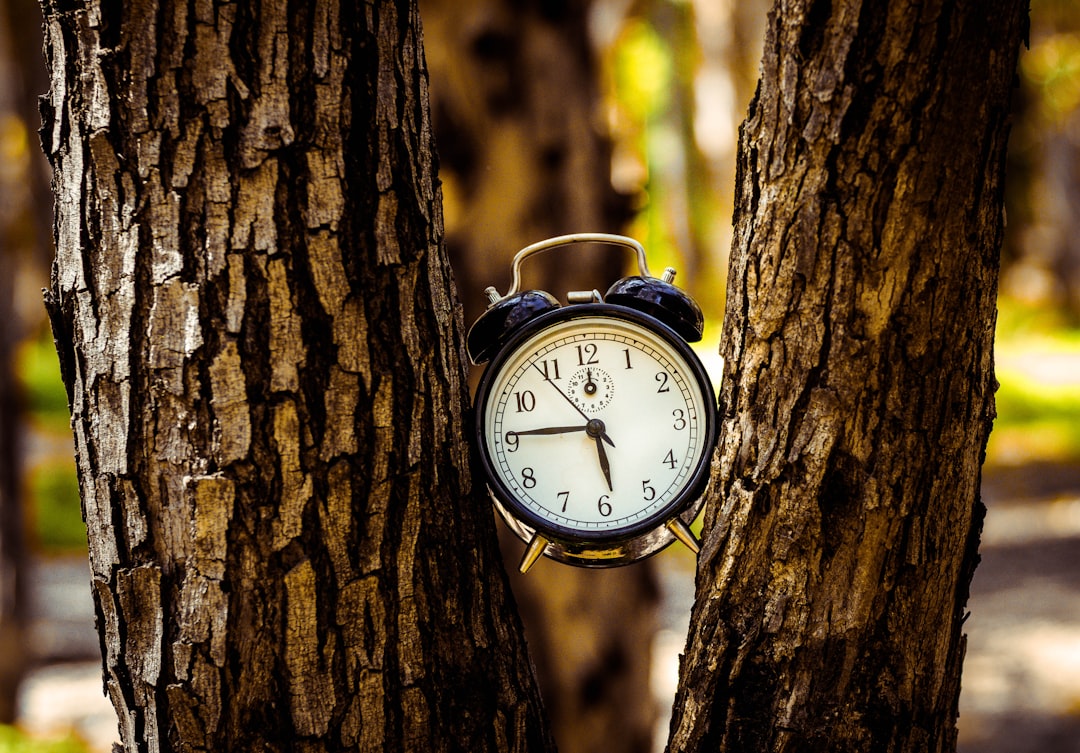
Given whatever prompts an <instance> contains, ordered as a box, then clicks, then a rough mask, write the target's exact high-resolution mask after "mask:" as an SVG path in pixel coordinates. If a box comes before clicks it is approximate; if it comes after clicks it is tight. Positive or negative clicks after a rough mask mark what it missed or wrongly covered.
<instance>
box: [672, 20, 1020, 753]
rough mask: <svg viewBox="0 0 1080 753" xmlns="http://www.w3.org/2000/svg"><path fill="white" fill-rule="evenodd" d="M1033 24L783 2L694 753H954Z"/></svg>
mask: <svg viewBox="0 0 1080 753" xmlns="http://www.w3.org/2000/svg"><path fill="white" fill-rule="evenodd" d="M1025 22H1026V3H1024V2H1022V1H1021V0H997V1H996V2H992V3H989V4H987V3H978V2H972V1H970V0H965V1H963V2H959V3H938V2H933V1H924V2H907V3H885V2H869V0H867V1H860V0H843V1H834V2H832V3H830V2H827V1H825V0H815V1H813V2H809V1H807V2H796V3H793V4H792V3H787V4H778V5H777V6H776V7H775V8H774V9H773V12H772V15H771V17H770V21H769V31H768V34H767V37H766V44H765V55H764V60H763V68H762V70H763V77H762V81H761V83H760V86H759V90H758V94H757V96H756V98H755V101H754V103H753V105H752V108H751V112H750V115H749V118H748V120H747V122H746V123H745V124H744V126H743V130H742V134H741V144H740V162H739V179H738V186H739V201H738V207H737V212H736V218H735V225H736V240H735V244H734V249H733V260H732V265H731V272H730V281H729V287H728V303H727V312H726V319H725V332H724V338H723V345H722V352H723V355H724V357H725V375H724V382H723V387H722V393H721V411H722V424H723V426H722V435H721V439H720V447H719V450H718V458H717V460H718V462H717V465H716V470H715V478H714V484H713V486H712V487H711V489H712V491H711V499H710V501H709V508H708V509H709V512H708V515H707V519H706V523H705V527H706V531H705V544H704V549H703V551H702V554H701V557H700V559H699V569H698V580H697V597H696V605H695V608H694V612H693V616H692V624H691V632H690V636H689V639H688V644H687V654H686V657H685V658H684V660H683V663H682V667H681V678H680V690H679V692H678V696H677V698H676V703H675V717H674V719H673V722H672V740H671V744H670V749H671V750H673V751H697V750H725V751H740V753H749V752H751V751H796V750H797V751H800V753H807V752H808V751H833V752H835V751H885V750H888V751H912V752H914V751H920V752H922V751H949V750H953V749H954V748H955V738H956V732H955V720H956V714H957V700H958V696H959V690H960V668H961V662H962V659H963V653H964V637H963V634H962V625H963V621H964V618H965V611H964V606H965V603H966V601H967V596H968V585H969V583H970V580H971V576H972V574H973V571H974V568H975V565H976V563H977V561H978V555H977V546H978V538H979V531H980V529H981V519H982V514H983V507H982V504H981V502H980V501H979V480H980V466H981V462H982V458H983V453H984V448H985V444H986V439H987V435H988V433H989V431H990V426H991V422H992V418H993V414H994V407H993V405H994V404H993V391H994V384H995V383H994V377H993V364H992V351H993V333H994V321H995V293H996V284H997V269H998V254H999V250H1000V244H1001V238H1002V232H1003V229H1002V224H1003V222H1002V220H1003V217H1002V179H1003V168H1004V155H1005V144H1006V134H1007V126H1006V123H1007V113H1008V102H1009V93H1010V88H1011V86H1012V82H1013V76H1014V71H1015V64H1016V57H1017V52H1018V46H1019V42H1020V41H1021V37H1022V35H1023V33H1024V27H1025Z"/></svg>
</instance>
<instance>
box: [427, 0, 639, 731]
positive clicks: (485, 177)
mask: <svg viewBox="0 0 1080 753" xmlns="http://www.w3.org/2000/svg"><path fill="white" fill-rule="evenodd" d="M591 6H592V3H591V2H588V1H587V0H576V1H575V2H566V3H557V4H552V3H540V2H520V1H519V0H469V1H468V2H463V1H462V0H421V2H420V11H421V15H422V17H423V20H424V35H425V39H426V45H427V59H428V63H429V67H430V70H431V82H432V84H431V103H432V111H433V121H434V127H435V135H436V142H437V144H438V149H439V158H440V165H439V177H440V179H441V180H442V182H443V186H444V192H445V195H447V196H450V197H452V198H451V199H450V200H448V201H447V208H446V233H447V248H448V251H449V253H450V258H451V262H452V265H453V268H454V271H455V276H456V279H457V282H458V289H459V290H460V291H461V295H462V305H463V307H464V311H465V321H466V323H471V322H472V321H474V320H475V318H476V317H477V316H479V315H480V313H481V312H483V310H484V309H485V307H486V305H487V302H488V300H487V296H485V295H484V294H483V290H484V288H485V287H487V286H488V285H495V286H496V287H498V288H499V289H500V290H502V291H505V290H506V289H507V288H508V287H509V273H510V264H509V262H510V258H511V256H512V255H513V253H514V252H516V251H517V250H518V249H519V248H523V247H524V246H527V245H528V244H530V243H534V242H536V241H538V240H541V239H543V238H547V237H550V236H554V235H560V234H563V233H571V232H583V231H590V232H591V231H600V232H618V231H620V229H621V225H622V224H623V223H624V222H625V221H626V220H627V219H628V218H629V216H630V206H629V200H628V197H624V196H621V195H619V194H618V193H616V191H615V189H614V187H613V186H612V184H611V150H610V145H609V143H608V140H607V139H606V138H605V134H604V131H603V118H602V112H603V108H602V103H601V98H600V93H599V91H598V89H599V73H598V70H597V67H598V66H597V61H596V59H595V55H594V54H593V51H592V48H591V44H590V40H589V36H588V29H587V24H588V15H589V12H590V9H591ZM569 251H576V252H577V253H569ZM628 261H629V258H628V257H627V256H626V255H625V253H624V252H622V250H621V249H615V250H614V251H613V250H612V249H610V248H605V247H599V248H589V249H585V248H582V247H579V248H576V249H569V250H568V251H566V252H563V253H561V254H549V255H546V256H541V257H539V259H537V260H535V261H532V260H530V263H529V264H527V265H526V266H525V270H524V272H525V274H526V275H527V277H526V280H525V284H526V286H527V287H528V288H540V289H542V290H547V291H549V292H551V293H552V294H553V295H555V296H557V297H560V298H562V297H563V296H564V295H565V293H566V292H567V290H570V289H582V288H585V289H588V288H592V287H598V288H600V289H601V290H606V289H607V287H608V285H610V284H611V283H613V282H614V281H615V280H616V279H618V278H619V277H621V276H622V272H623V270H625V269H626V268H627V262H628ZM474 371H475V372H476V374H477V375H478V374H479V370H474ZM500 538H501V539H502V543H503V550H504V554H505V561H506V564H507V569H508V570H509V571H510V582H511V585H512V586H513V590H514V595H515V597H516V599H517V603H518V606H519V609H520V611H521V617H522V620H523V622H524V623H525V635H526V637H527V638H528V641H529V653H530V656H531V657H532V659H533V662H534V663H535V665H536V669H537V674H538V676H539V679H540V688H541V691H542V693H543V696H544V702H545V706H546V708H547V710H548V714H549V716H550V719H551V724H552V732H553V734H554V737H555V739H556V741H557V742H558V745H559V750H560V751H561V752H562V753H589V752H590V751H602V750H615V751H620V753H634V752H635V751H640V752H641V753H647V751H650V750H652V747H653V736H654V730H655V723H656V717H657V704H656V701H655V699H654V698H653V693H652V689H651V686H650V683H649V680H650V671H651V658H652V642H653V639H654V636H655V633H656V630H657V607H658V595H659V594H658V583H657V578H656V572H655V568H656V564H655V561H652V560H650V561H648V562H646V563H642V564H641V565H639V566H637V567H632V568H621V569H617V570H606V571H602V572H597V571H590V570H582V569H578V568H570V567H566V566H563V565H558V564H555V563H553V562H545V563H541V564H540V565H538V566H537V567H534V568H533V569H532V570H530V571H529V573H528V574H527V575H524V576H522V575H520V574H518V572H517V565H518V563H519V562H520V560H521V554H522V551H523V547H524V545H523V544H522V543H521V542H520V541H519V540H518V538H517V537H516V536H514V535H513V534H511V533H509V532H508V531H507V530H506V529H505V527H500Z"/></svg>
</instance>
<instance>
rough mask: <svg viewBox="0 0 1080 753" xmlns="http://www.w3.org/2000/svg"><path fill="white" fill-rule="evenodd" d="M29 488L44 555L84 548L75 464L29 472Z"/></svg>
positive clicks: (58, 462) (55, 463)
mask: <svg viewBox="0 0 1080 753" xmlns="http://www.w3.org/2000/svg"><path fill="white" fill-rule="evenodd" d="M28 486H29V491H30V498H31V500H32V501H33V505H32V507H31V510H30V515H31V525H32V526H33V531H34V540H35V541H36V542H37V544H38V545H39V546H40V547H41V548H42V549H43V550H44V551H46V552H53V553H61V552H72V551H82V550H84V549H86V526H85V525H84V524H83V521H82V508H81V506H80V505H81V503H80V501H79V483H78V480H77V477H76V471H75V461H74V460H73V459H71V458H66V457H57V458H55V459H53V460H50V461H48V462H45V463H42V464H40V465H39V466H37V467H36V468H33V469H32V470H31V471H30V474H29V479H28ZM0 753H2V752H0Z"/></svg>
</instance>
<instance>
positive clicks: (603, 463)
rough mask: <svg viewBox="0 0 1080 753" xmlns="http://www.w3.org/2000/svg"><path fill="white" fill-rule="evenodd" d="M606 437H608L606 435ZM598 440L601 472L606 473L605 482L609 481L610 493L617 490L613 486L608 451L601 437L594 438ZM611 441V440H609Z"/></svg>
mask: <svg viewBox="0 0 1080 753" xmlns="http://www.w3.org/2000/svg"><path fill="white" fill-rule="evenodd" d="M604 436H605V437H606V436H607V435H604ZM593 439H595V440H596V454H597V456H598V457H599V458H600V470H601V471H603V472H604V480H605V481H607V488H608V491H615V488H614V487H613V486H612V485H611V465H609V464H608V459H607V451H606V450H605V449H604V443H603V442H602V441H601V439H600V437H599V436H597V437H593ZM608 441H609V442H610V441H611V440H610V439H609V440H608Z"/></svg>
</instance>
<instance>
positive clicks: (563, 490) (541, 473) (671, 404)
mask: <svg viewBox="0 0 1080 753" xmlns="http://www.w3.org/2000/svg"><path fill="white" fill-rule="evenodd" d="M575 309H583V310H585V311H577V310H575ZM598 309H602V310H603V313H600V312H599V311H598ZM477 403H478V419H479V420H478V433H479V439H480V447H481V450H482V455H483V459H484V463H485V465H486V469H487V471H488V476H489V478H490V480H491V488H492V491H493V493H494V494H495V496H496V497H497V498H498V499H499V500H500V501H501V502H502V503H503V504H504V505H505V506H506V507H508V508H509V509H510V510H511V511H512V512H513V514H514V515H515V516H516V517H519V518H520V519H522V520H523V521H524V522H525V523H526V524H528V525H529V526H531V527H533V528H535V529H537V530H540V531H544V532H546V533H547V534H549V535H554V536H556V537H559V536H562V537H567V536H569V537H571V538H586V539H604V538H619V537H625V536H632V535H636V534H637V533H639V532H641V531H644V530H647V529H650V528H654V527H656V526H658V525H663V524H664V522H665V521H667V520H670V519H671V518H672V517H673V516H674V515H676V514H678V513H679V512H680V511H681V510H682V509H683V508H684V507H685V505H686V504H687V503H688V502H690V501H692V499H696V497H697V496H698V495H699V494H700V493H701V491H702V487H703V485H704V482H705V479H706V476H707V473H708V461H709V453H710V451H711V450H712V447H713V444H714V442H715V420H714V416H715V407H714V406H715V403H714V398H713V394H712V387H711V385H710V383H709V379H708V376H707V375H706V373H705V371H704V369H703V368H702V366H701V363H700V361H698V360H697V358H696V357H695V356H694V355H693V352H692V351H691V350H690V349H689V347H688V346H687V345H686V344H685V343H684V342H683V341H682V340H681V339H679V338H678V337H677V336H676V335H674V334H673V333H668V332H667V331H666V328H664V327H663V326H662V325H657V324H655V323H652V322H651V321H649V320H648V319H647V318H646V317H642V316H640V315H638V314H636V313H635V312H632V311H626V310H623V309H619V308H616V307H606V306H595V307H594V306H587V305H586V306H578V307H567V308H563V309H559V310H557V311H556V312H553V314H551V315H545V316H544V317H542V318H541V319H538V320H536V321H534V322H532V323H530V324H529V325H528V326H527V327H526V329H525V332H523V333H522V334H521V335H520V336H519V337H517V338H516V339H515V340H514V341H512V342H511V343H510V344H509V345H508V346H507V347H506V348H505V349H504V350H503V351H502V352H501V354H500V356H499V357H498V358H496V360H495V361H494V362H493V363H492V364H491V365H490V366H489V367H488V370H487V372H485V375H484V378H483V381H482V382H481V385H480V388H479V392H478V401H477Z"/></svg>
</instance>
